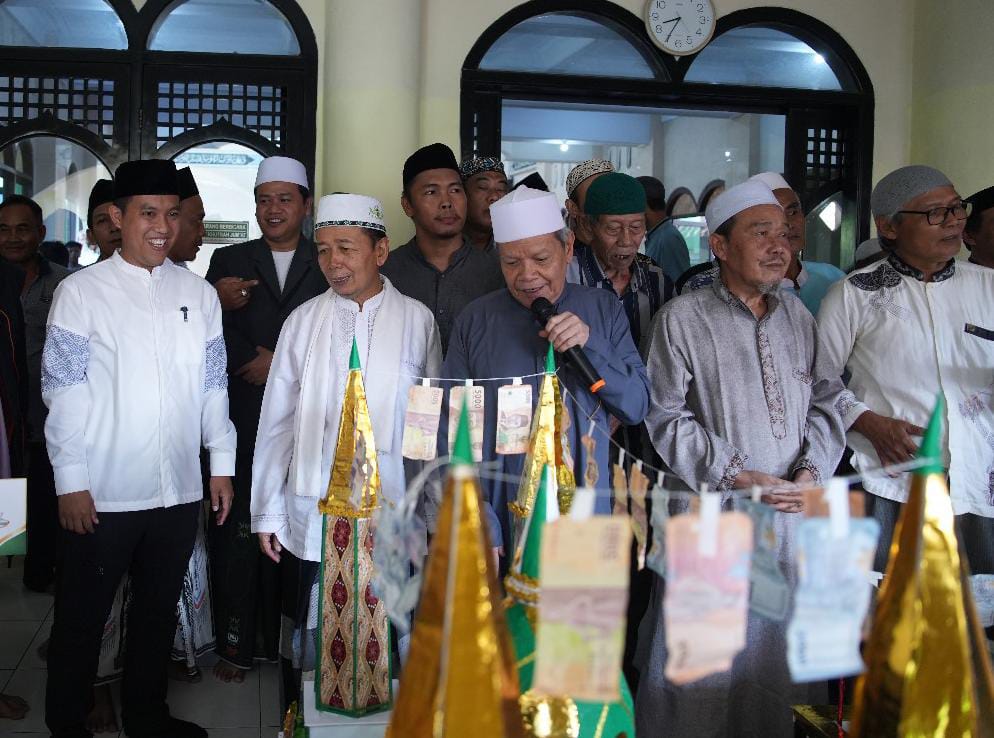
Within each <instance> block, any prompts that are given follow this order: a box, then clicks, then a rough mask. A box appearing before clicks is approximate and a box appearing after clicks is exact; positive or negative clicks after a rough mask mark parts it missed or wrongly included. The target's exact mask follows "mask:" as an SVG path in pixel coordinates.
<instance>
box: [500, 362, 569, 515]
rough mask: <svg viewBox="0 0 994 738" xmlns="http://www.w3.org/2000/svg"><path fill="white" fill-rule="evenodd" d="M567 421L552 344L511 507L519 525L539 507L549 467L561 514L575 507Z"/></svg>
mask: <svg viewBox="0 0 994 738" xmlns="http://www.w3.org/2000/svg"><path fill="white" fill-rule="evenodd" d="M566 421H567V416H566V408H564V407H563V398H562V394H561V393H560V390H559V379H558V378H557V377H556V363H555V359H554V358H553V353H552V344H549V354H548V358H547V359H546V367H545V376H543V377H542V385H541V387H540V388H539V393H538V407H537V408H536V409H535V415H534V416H533V418H532V430H531V437H530V438H529V440H528V454H527V455H526V456H525V468H524V471H522V473H521V484H520V485H519V486H518V496H517V499H516V500H515V501H514V502H512V503H511V504H510V505H509V507H510V508H511V511H512V512H513V513H514V514H515V516H516V517H517V518H518V520H519V522H520V521H521V520H524V519H525V518H527V517H528V515H530V514H531V510H532V506H533V505H534V504H535V494H536V493H537V492H538V485H539V484H540V483H541V481H542V469H543V468H544V467H545V465H546V464H548V465H549V466H551V467H552V468H553V469H555V471H556V482H557V484H558V485H559V493H558V494H559V511H560V512H561V513H562V514H564V515H565V514H566V513H568V512H569V509H570V508H571V507H572V506H573V494H574V493H575V492H576V479H575V477H574V476H573V465H572V457H571V454H570V449H569V447H568V442H567V441H566V438H565V436H564V431H565V428H564V426H565V424H566Z"/></svg>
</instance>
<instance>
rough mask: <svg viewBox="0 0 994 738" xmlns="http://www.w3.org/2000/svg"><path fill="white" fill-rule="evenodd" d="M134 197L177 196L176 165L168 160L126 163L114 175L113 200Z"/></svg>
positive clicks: (144, 160)
mask: <svg viewBox="0 0 994 738" xmlns="http://www.w3.org/2000/svg"><path fill="white" fill-rule="evenodd" d="M134 195H176V196H177V197H178V196H179V179H178V178H177V176H176V165H175V164H174V163H173V162H171V161H169V160H168V159H143V160H139V161H126V162H124V164H122V165H121V166H119V167H118V168H117V174H116V175H114V199H115V200H119V199H121V198H122V197H132V196H134Z"/></svg>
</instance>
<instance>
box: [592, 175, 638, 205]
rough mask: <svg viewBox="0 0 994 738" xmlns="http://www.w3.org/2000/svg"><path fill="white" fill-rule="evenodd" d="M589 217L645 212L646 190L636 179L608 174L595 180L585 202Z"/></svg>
mask: <svg viewBox="0 0 994 738" xmlns="http://www.w3.org/2000/svg"><path fill="white" fill-rule="evenodd" d="M583 212H585V213H586V214H587V215H635V214H636V213H644V212H645V189H644V188H643V187H642V184H641V183H640V182H639V181H638V180H637V179H635V177H632V176H629V175H627V174H622V173H621V172H608V173H607V174H602V175H601V176H600V177H598V178H597V179H595V180H594V182H593V184H592V185H590V189H588V190H587V198H586V199H585V200H584V201H583Z"/></svg>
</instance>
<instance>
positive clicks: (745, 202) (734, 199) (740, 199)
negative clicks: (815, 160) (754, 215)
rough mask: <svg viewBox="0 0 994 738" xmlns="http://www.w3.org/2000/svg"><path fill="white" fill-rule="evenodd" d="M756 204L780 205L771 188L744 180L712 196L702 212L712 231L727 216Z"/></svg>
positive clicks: (732, 215)
mask: <svg viewBox="0 0 994 738" xmlns="http://www.w3.org/2000/svg"><path fill="white" fill-rule="evenodd" d="M756 205H776V206H777V207H778V208H779V207H780V203H779V202H777V198H776V195H774V194H773V190H771V189H770V188H769V187H767V186H766V185H765V184H764V183H763V182H760V181H757V180H746V181H745V182H743V183H742V184H737V185H735V186H734V187H729V188H728V189H727V190H725V191H724V192H722V193H721V194H720V195H717V196H715V197H712V198H711V202H709V203H708V206H707V210H706V211H705V213H704V219H705V220H706V221H707V224H708V230H709V231H710V232H711V233H714V232H715V231H716V230H718V229H719V228H720V227H721V226H722V225H724V223H725V222H726V221H728V219H729V218H732V217H734V216H735V215H738V214H739V213H741V212H742V211H743V210H746V209H747V208H751V207H755V206H756Z"/></svg>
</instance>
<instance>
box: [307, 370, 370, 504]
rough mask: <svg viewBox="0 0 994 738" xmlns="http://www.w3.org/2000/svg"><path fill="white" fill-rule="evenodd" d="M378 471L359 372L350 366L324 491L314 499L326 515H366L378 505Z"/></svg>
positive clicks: (367, 408) (364, 393) (367, 409)
mask: <svg viewBox="0 0 994 738" xmlns="http://www.w3.org/2000/svg"><path fill="white" fill-rule="evenodd" d="M379 495H380V471H379V467H378V465H377V463H376V441H375V440H374V439H373V423H372V421H371V420H370V418H369V407H368V406H367V405H366V389H365V387H364V386H363V383H362V373H361V372H360V371H359V370H358V369H350V370H349V375H348V380H347V382H346V385H345V401H344V402H343V403H342V416H341V419H340V421H339V424H338V444H337V445H336V446H335V461H334V463H333V464H332V467H331V479H330V480H329V482H328V492H327V494H326V495H325V497H324V499H322V500H321V501H320V502H318V510H319V511H320V512H322V513H324V514H326V515H338V516H341V517H345V518H368V517H371V516H372V514H373V511H374V510H376V508H377V507H378V506H379Z"/></svg>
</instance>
